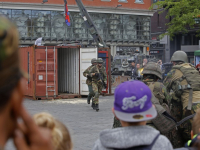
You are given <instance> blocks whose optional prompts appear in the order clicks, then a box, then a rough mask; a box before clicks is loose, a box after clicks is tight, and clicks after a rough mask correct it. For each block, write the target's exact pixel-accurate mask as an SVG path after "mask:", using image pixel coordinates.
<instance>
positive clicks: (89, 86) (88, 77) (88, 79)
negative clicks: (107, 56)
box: [83, 58, 97, 104]
mask: <svg viewBox="0 0 200 150" xmlns="http://www.w3.org/2000/svg"><path fill="white" fill-rule="evenodd" d="M91 64H92V65H91V66H89V67H88V68H87V69H86V70H85V71H84V72H83V76H84V77H87V80H86V84H87V85H88V90H89V94H88V97H87V103H88V104H90V100H91V98H92V97H93V96H94V92H93V90H92V77H90V75H89V72H90V70H91V68H92V67H93V66H95V65H96V64H97V59H96V58H93V59H92V60H91Z"/></svg>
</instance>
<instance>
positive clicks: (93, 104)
mask: <svg viewBox="0 0 200 150" xmlns="http://www.w3.org/2000/svg"><path fill="white" fill-rule="evenodd" d="M94 106H95V103H94V101H93V98H92V105H91V107H92V108H93V109H94Z"/></svg>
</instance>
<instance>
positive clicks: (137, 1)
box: [135, 0, 143, 3]
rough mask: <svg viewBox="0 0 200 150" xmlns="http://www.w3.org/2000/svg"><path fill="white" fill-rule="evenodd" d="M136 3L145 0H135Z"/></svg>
mask: <svg viewBox="0 0 200 150" xmlns="http://www.w3.org/2000/svg"><path fill="white" fill-rule="evenodd" d="M135 3H143V0H135Z"/></svg>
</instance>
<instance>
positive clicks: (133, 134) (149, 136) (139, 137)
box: [92, 125, 173, 150]
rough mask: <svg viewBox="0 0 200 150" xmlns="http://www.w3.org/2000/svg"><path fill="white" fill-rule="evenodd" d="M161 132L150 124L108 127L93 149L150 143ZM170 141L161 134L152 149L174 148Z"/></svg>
mask: <svg viewBox="0 0 200 150" xmlns="http://www.w3.org/2000/svg"><path fill="white" fill-rule="evenodd" d="M158 134H160V132H159V131H158V130H156V129H154V128H152V127H149V126H146V125H144V126H129V127H120V128H115V129H107V130H104V131H102V132H101V133H100V137H99V139H98V140H97V141H96V142H95V145H94V147H93V149H92V150H112V149H113V148H121V149H125V148H131V147H134V146H140V145H150V144H151V143H152V142H153V140H154V139H155V137H156V136H157V135H158ZM172 149H173V148H172V145H171V143H170V141H169V140H168V139H167V138H166V137H165V136H163V135H160V136H159V137H158V139H157V140H156V142H155V144H154V145H153V147H152V150H172Z"/></svg>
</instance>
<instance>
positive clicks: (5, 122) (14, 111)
mask: <svg viewBox="0 0 200 150" xmlns="http://www.w3.org/2000/svg"><path fill="white" fill-rule="evenodd" d="M18 44H19V38H18V31H17V29H16V27H15V26H14V25H13V24H12V23H11V22H10V21H9V20H8V19H6V18H5V17H2V16H0V99H1V100H0V132H1V134H5V135H4V136H5V137H6V139H8V138H9V137H10V136H11V135H12V134H13V132H14V129H15V127H16V123H17V117H18V114H19V111H20V106H21V105H22V100H23V90H22V86H21V83H20V80H21V78H22V72H21V70H20V67H19V54H18V47H19V45H18ZM6 139H5V140H6Z"/></svg>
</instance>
